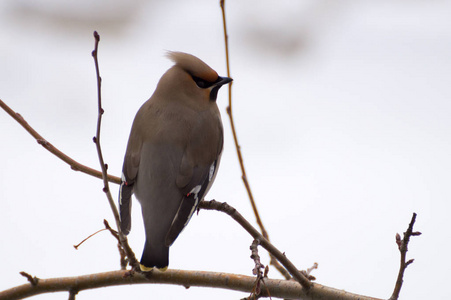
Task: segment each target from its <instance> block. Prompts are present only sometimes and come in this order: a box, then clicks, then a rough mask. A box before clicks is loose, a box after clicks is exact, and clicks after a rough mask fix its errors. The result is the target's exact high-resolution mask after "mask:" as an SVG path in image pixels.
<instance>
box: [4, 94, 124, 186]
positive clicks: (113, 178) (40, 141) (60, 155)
mask: <svg viewBox="0 0 451 300" xmlns="http://www.w3.org/2000/svg"><path fill="white" fill-rule="evenodd" d="M0 107H1V108H2V109H3V110H4V111H6V113H8V114H9V115H10V116H11V117H12V118H13V119H14V120H16V121H17V123H19V124H20V125H22V127H23V128H25V130H26V131H28V133H29V134H31V136H33V137H34V138H35V139H36V141H37V142H38V144H39V145H41V146H42V147H44V148H45V149H47V150H48V151H50V152H51V153H53V154H54V155H55V156H57V157H58V158H59V159H61V160H62V161H64V162H65V163H67V164H68V165H69V166H70V167H71V169H72V170H74V171H80V172H83V173H85V174H88V175H91V176H94V177H97V178H100V179H102V172H100V171H97V170H95V169H92V168H90V167H87V166H85V165H82V164H80V163H79V162H76V161H75V160H73V159H72V158H70V157H69V156H67V155H66V154H64V153H63V152H61V151H60V150H59V149H58V148H56V147H55V146H53V145H52V144H51V143H50V142H48V141H47V140H46V139H44V138H43V137H42V136H41V135H40V134H39V133H38V132H37V131H36V130H34V128H33V127H31V126H30V125H29V124H28V123H27V121H25V119H24V118H23V117H22V116H21V115H20V114H19V113H18V112H15V111H14V110H12V109H11V108H10V107H9V106H8V105H6V103H5V102H3V101H2V100H1V99H0ZM108 181H110V182H112V183H117V184H120V183H121V179H120V178H119V177H116V176H113V175H108Z"/></svg>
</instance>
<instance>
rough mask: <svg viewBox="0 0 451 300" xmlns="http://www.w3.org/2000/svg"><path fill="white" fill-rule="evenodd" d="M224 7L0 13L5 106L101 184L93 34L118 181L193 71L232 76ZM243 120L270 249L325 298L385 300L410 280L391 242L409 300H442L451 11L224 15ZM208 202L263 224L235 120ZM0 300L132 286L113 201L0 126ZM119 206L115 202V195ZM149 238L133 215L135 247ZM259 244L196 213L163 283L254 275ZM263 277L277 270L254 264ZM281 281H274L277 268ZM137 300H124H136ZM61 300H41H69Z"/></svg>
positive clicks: (35, 7) (371, 7)
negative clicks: (195, 62)
mask: <svg viewBox="0 0 451 300" xmlns="http://www.w3.org/2000/svg"><path fill="white" fill-rule="evenodd" d="M218 2H219V1H183V2H182V1H179V2H176V1H164V2H163V1H139V0H135V1H106V0H104V1H92V0H89V1H88V0H83V1H75V2H73V1H54V0H40V1H29V0H21V1H18V0H15V1H13V0H9V1H2V2H1V3H0V98H1V99H2V100H3V101H4V102H6V103H7V104H8V105H9V106H10V107H11V108H12V109H14V110H15V111H17V112H19V113H20V114H22V115H23V116H24V117H25V119H26V120H27V121H28V122H29V123H30V124H31V125H32V126H33V127H34V128H35V129H36V130H37V131H38V132H39V133H40V134H42V135H43V136H44V137H45V138H46V139H48V141H50V142H51V143H53V144H54V145H55V146H56V147H58V148H59V149H61V150H62V151H63V152H65V153H66V154H68V155H69V156H71V157H72V158H74V159H75V160H77V161H79V162H80V163H83V164H86V165H88V166H91V167H95V168H98V161H97V154H96V151H95V145H94V144H93V143H92V137H93V136H94V134H95V126H96V120H97V103H96V100H97V99H96V82H95V72H94V64H93V59H92V57H91V51H92V49H93V45H94V39H93V37H92V32H93V31H94V30H97V31H98V32H99V33H100V35H101V42H100V49H99V57H100V58H99V60H100V67H101V74H102V78H103V101H104V102H103V103H104V108H105V115H104V118H103V128H102V146H103V150H104V157H105V160H106V162H107V163H108V165H109V172H110V173H111V174H114V175H119V174H120V170H121V167H122V159H123V155H124V152H125V146H126V143H127V139H128V134H129V130H130V126H131V123H132V120H133V117H134V115H135V113H136V111H137V109H138V108H139V107H140V105H141V104H142V103H143V102H144V101H145V100H146V99H148V98H149V97H150V95H151V94H152V92H153V90H154V88H155V85H156V83H157V82H158V79H159V78H160V76H161V75H162V74H163V73H164V72H165V71H166V69H168V68H169V67H170V66H171V62H170V61H168V60H167V59H166V58H165V57H164V53H165V50H177V51H184V52H188V53H192V54H194V55H196V56H198V57H200V58H201V59H202V60H204V61H205V62H206V63H208V64H209V65H210V66H211V67H213V68H214V69H216V70H217V71H218V73H219V74H220V75H226V71H225V59H224V46H223V45H224V42H223V35H222V34H223V31H222V20H221V13H220V8H219V3H218ZM226 5H227V18H228V26H229V27H228V28H229V37H230V55H231V56H230V58H231V71H232V77H233V78H234V84H233V101H234V102H233V103H234V106H233V109H234V116H235V121H236V126H237V130H238V135H239V141H240V143H241V146H242V150H243V155H244V158H245V164H246V167H247V171H248V177H249V181H250V184H251V186H252V189H253V191H254V194H255V198H256V201H257V205H258V208H259V210H260V213H261V217H262V219H263V222H264V224H265V226H266V228H267V230H268V232H269V234H270V238H271V240H272V242H273V243H274V244H275V245H276V246H277V247H278V248H279V249H280V250H281V251H283V252H285V253H286V255H287V256H288V257H289V258H290V259H291V260H292V261H293V262H294V263H295V265H296V266H297V267H299V268H302V269H305V268H308V267H310V266H311V265H312V264H313V263H314V262H318V263H319V269H318V270H316V271H315V272H314V275H315V276H316V277H317V282H319V283H321V284H324V285H328V286H331V287H335V288H339V289H345V290H347V291H351V292H354V293H361V294H365V295H369V296H374V297H380V298H388V297H389V296H390V295H391V292H392V289H393V286H394V283H395V280H396V276H397V273H398V264H399V253H398V250H397V247H396V244H395V239H394V237H395V233H396V232H399V233H402V232H403V231H405V230H406V228H407V225H408V223H409V221H410V218H411V216H412V213H413V212H416V213H418V218H417V223H416V225H415V229H416V230H419V231H421V232H423V235H422V236H421V237H417V238H413V240H412V241H411V244H410V247H409V252H408V258H415V262H414V263H413V264H412V265H411V266H410V267H409V268H408V269H407V272H406V275H405V278H404V281H405V282H404V287H403V290H402V293H401V299H449V291H448V289H447V284H448V281H449V279H450V277H449V270H451V263H450V262H449V258H448V256H449V249H450V246H451V234H450V224H449V219H450V218H449V213H450V212H449V211H450V207H451V205H450V196H451V192H450V179H451V178H450V177H451V176H450V172H451V160H450V154H451V138H450V136H451V135H450V129H451V118H450V115H451V114H450V113H451V101H450V99H451V88H450V86H451V85H450V82H451V59H450V55H451V18H450V17H449V16H450V15H451V3H450V1H439V0H436V1H420V0H414V1H400V0H391V1H324V0H322V1H321V0H315V1H313V0H311V1H306V0H304V1H277V4H276V2H274V1H227V2H226ZM218 105H219V106H220V110H221V112H222V114H223V121H224V127H225V149H224V155H223V158H222V163H221V168H220V171H219V175H218V177H217V179H216V182H215V185H214V187H213V188H212V190H211V191H210V193H209V195H208V196H207V197H206V198H207V199H213V198H214V199H216V200H218V201H226V202H228V203H229V204H231V205H233V206H234V207H236V208H237V209H238V210H239V211H240V212H241V213H242V214H243V215H244V216H245V217H246V218H247V219H248V220H249V221H251V222H252V223H255V222H254V220H255V218H254V216H253V214H252V211H251V208H250V205H249V201H248V199H247V196H246V192H245V189H244V187H243V185H242V182H241V179H240V172H239V166H238V162H237V158H236V152H235V149H234V145H233V139H232V136H231V132H230V126H229V120H228V117H227V115H226V113H225V107H226V106H227V89H226V88H223V89H221V91H220V93H219V97H218ZM0 140H1V147H0V155H1V159H0V212H1V214H0V215H1V218H0V226H1V228H2V242H1V243H0V255H1V257H2V263H1V265H2V267H1V271H0V290H4V289H7V288H10V287H13V286H16V285H20V284H23V283H25V282H26V280H25V278H23V277H22V276H20V275H19V272H20V271H26V272H29V273H30V274H32V275H34V276H38V277H41V278H53V277H60V276H75V275H82V274H89V273H97V272H104V271H110V270H116V269H118V268H119V263H118V259H119V258H118V253H117V249H116V242H115V240H114V239H113V238H112V237H111V236H110V234H109V233H106V232H104V233H101V234H99V235H97V236H95V237H94V238H92V239H90V240H89V241H88V242H86V243H85V244H84V245H83V246H82V247H81V248H80V249H79V250H78V251H77V250H74V248H73V247H72V245H74V244H77V243H78V242H80V241H81V240H82V239H84V238H85V237H87V236H88V235H89V234H91V233H93V232H95V231H96V230H98V229H101V228H103V224H102V221H103V219H104V218H106V219H107V220H109V221H110V224H112V225H113V224H114V221H113V217H112V214H111V211H110V208H109V205H108V203H107V200H106V198H105V196H104V193H103V192H102V182H101V181H100V180H98V179H95V178H93V177H90V176H87V175H84V174H82V173H79V172H74V171H72V170H71V169H70V168H69V167H68V166H67V165H66V164H65V163H63V162H62V161H60V160H59V159H57V158H56V157H54V156H53V155H51V154H50V153H49V152H47V151H46V150H45V149H43V148H42V147H41V146H39V145H38V144H37V143H36V142H35V141H34V140H33V138H32V137H31V136H29V135H28V133H27V132H25V130H23V129H22V128H21V127H20V125H19V124H17V123H16V122H15V121H14V120H13V119H12V118H11V117H9V116H8V115H7V114H6V113H4V112H3V111H0ZM112 190H113V194H114V195H115V196H116V194H117V186H114V185H113V186H112ZM143 240H144V233H143V228H142V223H141V220H140V210H139V205H137V204H136V205H135V206H134V211H133V227H132V232H131V234H130V242H131V245H132V247H133V249H134V250H135V253H136V255H137V256H138V257H140V255H141V251H142V246H143V242H144V241H143ZM251 241H252V239H251V237H250V236H248V235H247V234H246V233H245V232H244V231H243V230H242V229H241V228H240V227H239V226H238V225H237V224H235V223H234V222H233V221H232V220H231V219H230V218H228V217H226V216H225V215H223V214H221V213H218V212H213V211H201V212H200V213H199V215H198V216H195V217H193V219H192V221H191V223H190V225H189V226H188V228H187V229H186V230H185V231H184V232H183V234H182V235H181V236H180V237H179V239H178V240H177V242H176V243H175V244H174V246H173V247H172V248H171V255H170V267H171V268H175V269H191V270H210V271H218V272H230V273H237V274H245V275H251V274H252V271H251V270H252V268H253V262H252V260H251V259H250V258H249V256H250V251H249V245H250V243H251ZM260 254H261V256H262V262H263V263H264V264H267V263H268V260H269V259H268V256H267V255H266V254H265V252H264V250H260ZM269 276H270V277H273V278H279V277H280V275H279V274H278V272H277V271H275V270H274V269H273V268H271V270H270V273H269ZM212 296H213V297H214V298H215V299H239V298H242V297H245V296H246V294H245V293H237V292H230V291H223V290H216V289H206V288H196V287H192V288H190V289H188V290H186V289H185V288H183V287H179V286H168V285H164V286H159V285H135V286H126V287H112V288H102V289H97V290H90V291H83V292H81V293H80V294H79V295H78V296H77V299H112V298H114V299H121V298H122V299H149V298H152V299H180V298H182V297H183V298H184V299H210V298H211V297H212ZM124 297H126V298H124ZM66 298H67V293H64V294H61V293H57V294H52V295H49V294H46V295H42V296H37V297H35V299H66Z"/></svg>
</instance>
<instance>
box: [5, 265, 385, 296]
mask: <svg viewBox="0 0 451 300" xmlns="http://www.w3.org/2000/svg"><path fill="white" fill-rule="evenodd" d="M129 273H130V272H129V271H123V270H122V271H112V272H106V273H97V274H89V275H83V276H75V277H60V278H50V279H41V280H39V283H38V284H37V285H36V286H32V285H31V284H23V285H20V286H17V287H14V288H11V289H8V290H5V291H1V292H0V299H8V300H15V299H23V298H27V297H31V296H35V295H39V294H44V293H53V292H70V293H75V292H80V291H83V290H88V289H95V288H101V287H108V286H120V285H131V284H158V283H165V284H177V285H181V286H188V287H192V286H196V287H210V288H221V289H228V290H234V291H241V292H246V293H250V292H251V291H252V288H253V287H254V285H255V277H253V276H244V275H235V274H228V273H222V272H221V273H219V272H204V271H183V270H167V271H165V272H159V271H156V270H155V271H154V272H152V273H151V274H150V276H147V277H146V276H145V275H144V274H140V273H133V275H132V276H130V275H129ZM264 283H265V286H266V288H267V290H266V289H262V291H261V294H260V296H261V297H268V294H267V292H268V291H269V292H270V293H271V296H272V297H277V298H288V299H303V300H311V299H315V300H318V299H330V300H332V299H343V300H357V299H360V300H381V299H376V298H371V297H365V296H361V295H356V294H352V293H348V292H345V291H343V290H339V289H333V288H329V287H326V286H322V285H320V284H317V283H315V286H314V288H313V289H311V290H310V291H308V292H306V291H305V290H304V289H303V288H302V287H301V286H300V285H299V284H298V283H297V282H296V281H292V280H281V279H267V278H264Z"/></svg>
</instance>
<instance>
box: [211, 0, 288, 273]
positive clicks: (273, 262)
mask: <svg viewBox="0 0 451 300" xmlns="http://www.w3.org/2000/svg"><path fill="white" fill-rule="evenodd" d="M220 6H221V12H222V25H223V28H224V43H225V52H226V53H225V55H226V66H227V77H231V76H230V63H229V35H228V34H227V21H226V17H225V0H220ZM232 85H233V81H232V82H230V83H229V85H228V88H229V105H228V106H227V115H228V116H229V120H230V127H231V128H232V134H233V141H234V142H235V148H236V154H237V155H238V161H239V163H240V168H241V179H242V180H243V183H244V186H245V188H246V191H247V195H248V196H249V200H250V202H251V206H252V210H253V211H254V215H255V219H256V222H257V224H258V226H259V227H260V231H261V233H262V235H263V236H264V237H265V238H266V239H267V240H268V241H269V235H268V232H267V231H266V229H265V226H263V222H262V220H261V218H260V214H259V213H258V209H257V204H255V201H254V196H253V194H252V190H251V186H250V185H249V181H248V179H247V175H246V169H245V168H244V160H243V155H242V154H241V146H240V144H239V143H238V136H237V134H236V129H235V122H234V121H233V113H232ZM269 256H270V258H271V260H270V264H271V265H273V266H274V267H275V268H276V269H277V270H278V271H279V272H280V273H281V274H282V275H283V276H284V277H285V278H286V279H290V278H291V277H290V274H289V273H288V272H287V270H285V269H284V268H283V267H282V266H281V265H280V264H279V263H278V262H277V260H276V259H274V257H273V256H272V255H271V254H269Z"/></svg>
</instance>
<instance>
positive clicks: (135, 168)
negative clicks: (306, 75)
mask: <svg viewBox="0 0 451 300" xmlns="http://www.w3.org/2000/svg"><path fill="white" fill-rule="evenodd" d="M167 56H168V58H169V59H171V60H172V61H173V62H174V63H175V65H174V66H173V67H171V68H170V69H169V70H168V71H166V73H165V74H164V75H163V76H162V77H161V79H160V81H159V82H158V85H157V88H156V89H155V92H154V93H153V95H152V97H150V99H149V100H147V102H145V103H144V104H143V105H142V106H141V108H140V109H139V110H138V112H137V114H136V116H135V120H134V121H133V125H132V129H131V132H130V137H129V140H128V145H127V150H126V153H125V158H124V164H123V168H122V183H121V186H120V191H119V206H120V216H121V231H122V232H123V233H124V234H128V233H129V232H130V228H131V196H132V194H135V196H136V198H137V199H138V201H139V202H140V204H141V209H142V216H143V220H144V227H145V231H146V242H145V245H144V250H143V254H142V257H141V261H140V263H141V270H143V271H150V270H151V269H152V268H154V267H156V268H158V269H161V270H166V269H167V267H168V264H169V246H171V245H172V243H173V242H174V241H175V239H176V238H177V237H178V235H179V234H180V232H181V231H182V230H183V228H184V227H185V226H186V225H187V224H188V222H189V220H190V218H191V216H192V215H193V213H194V212H195V211H196V209H197V207H198V204H199V202H200V201H202V200H203V198H204V197H205V195H206V193H207V192H208V190H209V189H210V187H211V185H212V184H213V181H214V179H215V177H216V173H217V171H218V167H219V161H220V159H221V152H222V147H223V128H222V122H221V116H220V114H219V110H218V106H217V105H216V97H217V94H218V90H219V88H220V87H221V86H222V85H224V84H227V83H229V82H231V81H232V79H231V78H228V77H220V76H218V74H217V73H216V72H215V71H214V70H213V69H212V68H210V67H209V66H208V65H207V64H206V63H204V62H203V61H201V60H200V59H199V58H197V57H195V56H193V55H190V54H186V53H182V52H169V53H168V55H167Z"/></svg>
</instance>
